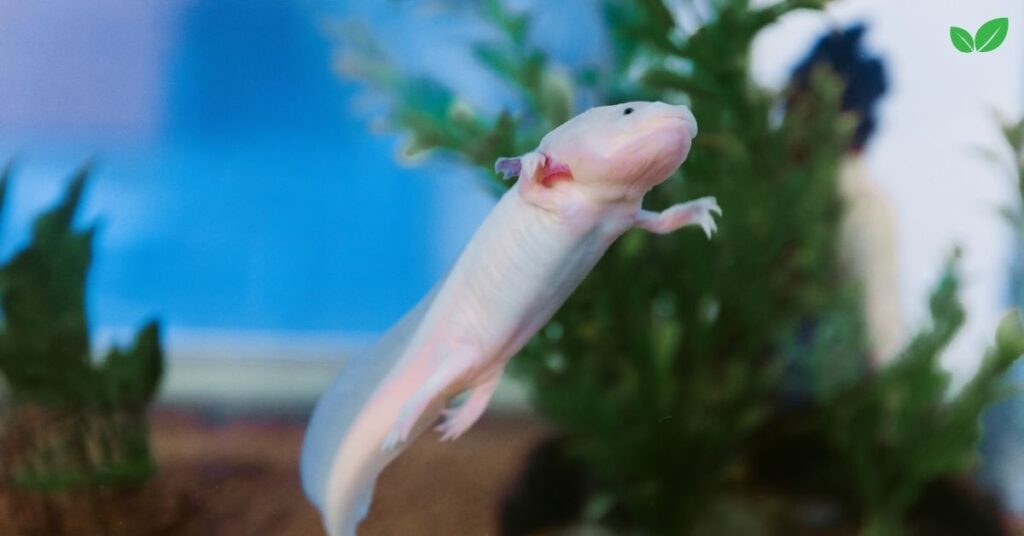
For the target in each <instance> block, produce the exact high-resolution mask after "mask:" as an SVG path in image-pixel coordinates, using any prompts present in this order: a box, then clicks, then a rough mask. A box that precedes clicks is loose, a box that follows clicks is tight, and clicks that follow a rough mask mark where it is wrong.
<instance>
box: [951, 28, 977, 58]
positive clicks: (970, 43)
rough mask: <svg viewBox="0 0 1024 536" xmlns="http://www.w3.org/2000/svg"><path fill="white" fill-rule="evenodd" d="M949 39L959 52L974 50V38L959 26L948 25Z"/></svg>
mask: <svg viewBox="0 0 1024 536" xmlns="http://www.w3.org/2000/svg"><path fill="white" fill-rule="evenodd" d="M979 33H980V31H979ZM949 39H950V40H951V41H953V46H954V47H956V49H957V50H959V51H960V52H968V53H969V52H974V38H973V37H971V34H970V32H968V31H967V30H965V29H963V28H960V27H959V26H950V27H949Z"/></svg>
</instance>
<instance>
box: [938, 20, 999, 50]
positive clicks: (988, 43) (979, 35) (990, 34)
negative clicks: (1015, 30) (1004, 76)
mask: <svg viewBox="0 0 1024 536" xmlns="http://www.w3.org/2000/svg"><path fill="white" fill-rule="evenodd" d="M1009 31H1010V19H1008V18H1007V17H1000V18H998V19H992V20H990V21H988V22H986V23H985V24H982V25H981V28H978V31H977V32H975V34H974V36H973V37H972V36H971V33H970V32H968V31H967V30H965V29H963V28H960V27H959V26H950V27H949V40H950V41H952V42H953V47H955V48H956V49H957V50H959V51H960V52H963V53H966V54H969V53H971V52H974V51H975V50H977V51H978V52H992V51H993V50H995V49H997V48H999V45H1002V44H1003V41H1005V40H1006V34H1007V33H1008V32H1009Z"/></svg>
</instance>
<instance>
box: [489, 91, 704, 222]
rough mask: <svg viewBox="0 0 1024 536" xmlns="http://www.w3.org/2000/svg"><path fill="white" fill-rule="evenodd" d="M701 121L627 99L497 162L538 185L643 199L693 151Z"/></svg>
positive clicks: (679, 110)
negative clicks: (568, 185) (692, 147)
mask: <svg viewBox="0 0 1024 536" xmlns="http://www.w3.org/2000/svg"><path fill="white" fill-rule="evenodd" d="M696 135H697V120H696V119H695V118H694V117H693V113H692V112H690V109H689V108H688V107H686V106H677V105H671V104H666V103H663V102H627V103H623V104H615V105H612V106H599V107H596V108H591V109H589V110H587V111H585V112H583V113H581V114H580V115H577V116H576V117H574V118H572V119H570V120H569V121H566V122H565V123H564V124H562V125H561V126H559V127H558V128H556V129H554V130H552V131H551V132H549V133H548V134H547V135H546V136H544V138H543V139H542V140H541V142H540V145H539V146H538V147H537V149H536V150H535V151H533V152H531V153H528V154H526V155H523V156H521V157H518V158H511V159H501V160H499V161H498V162H497V164H496V165H495V168H496V169H497V171H499V172H502V173H504V174H505V176H506V177H508V176H513V175H520V181H524V180H525V181H528V183H531V184H534V185H535V186H544V187H554V186H559V187H562V186H566V185H567V184H563V182H568V181H571V182H569V183H570V184H572V185H573V187H576V188H578V189H580V190H581V191H582V192H583V193H584V194H585V195H586V196H587V197H588V198H591V199H592V200H594V201H603V202H614V201H619V200H634V199H639V198H641V197H643V195H644V194H646V193H647V191H648V190H650V189H651V188H653V187H654V186H656V185H658V184H660V183H662V182H664V181H665V179H667V178H668V177H669V176H671V175H672V173H674V172H675V170H676V169H678V168H679V166H680V164H682V163H683V161H684V160H686V156H687V154H688V153H689V152H690V144H691V142H692V140H693V138H694V136H696Z"/></svg>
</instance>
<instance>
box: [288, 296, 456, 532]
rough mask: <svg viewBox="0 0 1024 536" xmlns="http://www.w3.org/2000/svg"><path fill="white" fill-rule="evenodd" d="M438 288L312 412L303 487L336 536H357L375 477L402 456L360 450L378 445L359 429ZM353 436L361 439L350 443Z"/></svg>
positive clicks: (357, 360) (349, 367)
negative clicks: (370, 405)
mask: <svg viewBox="0 0 1024 536" xmlns="http://www.w3.org/2000/svg"><path fill="white" fill-rule="evenodd" d="M442 283H443V281H442ZM440 286H441V285H440V284H438V286H437V287H435V289H434V290H433V291H431V293H430V294H428V295H427V296H426V297H425V298H424V299H423V300H421V301H420V303H419V304H418V305H417V306H416V307H415V308H413V309H412V310H411V311H410V312H409V313H407V314H406V315H405V316H404V317H403V318H402V320H400V321H399V322H398V324H396V325H395V326H394V327H393V328H392V329H391V330H389V331H388V332H387V333H386V334H385V335H384V336H383V337H382V338H381V339H380V340H379V341H378V342H377V343H376V344H375V345H374V346H373V347H371V348H370V349H369V350H368V351H366V352H365V353H363V354H360V355H358V356H357V357H354V358H353V359H351V360H350V361H349V362H347V363H346V364H345V365H344V366H343V368H342V370H341V373H340V374H339V375H338V377H337V379H336V380H335V382H334V384H333V385H332V386H331V387H330V388H329V389H328V390H327V392H326V393H325V394H324V395H323V396H322V397H321V398H320V400H319V401H318V402H317V405H316V408H314V410H313V416H312V417H311V419H310V422H309V425H308V427H307V429H306V436H305V438H304V440H303V445H302V457H301V460H300V472H301V478H302V487H303V490H304V491H305V493H306V496H307V497H309V499H310V501H311V502H312V503H313V504H314V505H315V506H316V507H317V509H319V510H320V513H321V516H322V517H323V519H324V522H325V525H326V526H327V530H328V532H329V534H331V535H332V536H338V535H339V534H340V535H344V536H350V535H354V534H355V527H356V525H358V523H359V521H360V520H362V518H363V517H365V516H366V513H367V511H368V510H369V506H370V501H371V499H372V497H373V487H374V484H375V482H376V477H377V473H378V472H379V471H380V470H382V469H383V468H384V466H386V465H387V464H388V463H389V462H390V461H391V460H392V459H393V458H394V457H395V456H397V455H398V451H397V450H393V451H391V452H382V451H381V448H380V446H379V444H373V445H370V444H365V445H364V444H362V443H365V442H373V441H375V438H373V437H371V436H372V435H374V434H365V432H363V434H362V435H360V434H358V432H360V430H356V428H360V427H362V428H365V423H366V422H368V421H372V419H370V418H369V417H370V415H369V414H368V415H364V413H367V410H368V409H372V408H368V407H367V406H368V402H369V401H370V400H371V398H372V397H373V395H374V394H375V393H376V391H377V389H378V387H380V385H382V384H383V383H384V381H385V380H386V379H387V378H388V376H389V375H390V374H391V373H392V372H393V371H394V370H396V369H398V368H399V367H401V366H402V364H403V359H404V358H405V357H406V356H407V355H408V354H409V352H408V348H409V345H410V343H411V342H412V340H413V338H414V336H415V334H416V332H417V329H418V328H419V326H420V324H421V323H422V321H423V318H424V317H425V316H426V313H427V311H428V310H429V309H430V305H431V303H432V302H433V299H434V296H435V295H436V293H437V288H440ZM361 416H362V417H363V418H362V419H360V417H361ZM360 423H362V424H360ZM357 424H358V426H357ZM355 435H358V436H359V437H351V436H355ZM376 441H379V438H378V439H376ZM343 450H344V451H345V452H346V455H345V456H342V451H343ZM353 456H354V457H356V458H359V459H352V457H353ZM343 458H345V459H343ZM364 458H365V459H364ZM339 530H343V532H340V533H339V532H338V531H339Z"/></svg>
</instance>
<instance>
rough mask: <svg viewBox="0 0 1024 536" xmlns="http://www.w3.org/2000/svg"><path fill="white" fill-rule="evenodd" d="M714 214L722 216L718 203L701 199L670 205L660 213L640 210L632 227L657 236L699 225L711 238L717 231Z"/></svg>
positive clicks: (709, 198)
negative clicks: (645, 230)
mask: <svg viewBox="0 0 1024 536" xmlns="http://www.w3.org/2000/svg"><path fill="white" fill-rule="evenodd" d="M715 214H718V215H721V214H722V209H721V208H719V206H718V201H716V200H715V198H714V197H702V198H700V199H695V200H693V201H688V202H686V203H679V204H676V205H672V206H671V207H669V208H667V209H665V210H663V211H661V212H651V211H647V210H641V211H639V212H637V215H636V218H635V220H634V225H636V226H637V227H640V228H641V229H647V230H648V231H651V232H652V233H658V234H668V233H671V232H673V231H676V230H679V229H681V228H683V227H686V226H688V225H699V226H700V227H701V229H703V230H704V234H706V235H708V238H711V235H712V234H714V232H715V231H716V230H717V229H718V226H717V225H716V224H715V217H714V215H715Z"/></svg>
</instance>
